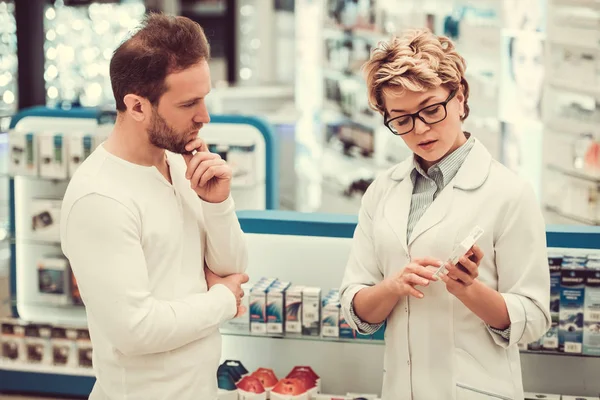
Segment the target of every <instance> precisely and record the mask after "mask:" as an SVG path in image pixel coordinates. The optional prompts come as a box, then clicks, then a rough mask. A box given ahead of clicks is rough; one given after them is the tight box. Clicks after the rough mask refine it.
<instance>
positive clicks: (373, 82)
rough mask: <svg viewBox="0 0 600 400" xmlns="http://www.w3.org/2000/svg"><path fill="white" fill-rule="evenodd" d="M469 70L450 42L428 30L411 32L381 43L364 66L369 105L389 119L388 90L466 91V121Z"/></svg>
mask: <svg viewBox="0 0 600 400" xmlns="http://www.w3.org/2000/svg"><path fill="white" fill-rule="evenodd" d="M465 69H466V64H465V60H464V58H462V57H461V56H460V55H459V54H458V52H457V51H456V48H455V47H454V44H453V43H452V41H450V39H448V38H447V37H445V36H437V35H435V34H433V33H432V32H431V31H429V30H426V29H418V30H408V31H406V32H405V33H404V34H403V35H402V36H400V37H395V38H392V39H391V40H390V41H388V42H381V43H380V44H379V45H378V46H377V47H376V48H375V49H373V51H372V52H371V58H370V60H369V61H367V62H366V63H365V64H364V66H363V71H364V73H365V78H366V81H367V87H368V96H369V105H370V106H371V108H373V109H374V110H376V111H378V112H379V113H381V114H382V115H384V116H385V115H386V114H387V112H386V110H385V104H384V95H385V93H386V92H387V91H388V90H390V91H394V92H398V91H400V92H402V91H404V90H410V91H413V92H422V91H425V90H428V89H433V88H436V87H438V86H440V85H444V86H446V87H448V89H450V90H454V89H459V88H460V87H462V90H463V95H464V97H465V100H464V109H465V113H464V115H462V116H461V120H463V121H464V120H465V119H466V118H467V117H468V115H469V106H468V105H467V100H468V98H469V84H468V83H467V81H466V80H465V77H464V76H465Z"/></svg>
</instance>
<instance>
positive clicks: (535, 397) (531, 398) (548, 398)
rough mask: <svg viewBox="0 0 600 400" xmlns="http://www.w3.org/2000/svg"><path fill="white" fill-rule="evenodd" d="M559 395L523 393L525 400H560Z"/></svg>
mask: <svg viewBox="0 0 600 400" xmlns="http://www.w3.org/2000/svg"><path fill="white" fill-rule="evenodd" d="M560 397H561V396H560V394H548V393H533V392H525V400H540V399H544V400H561V399H560Z"/></svg>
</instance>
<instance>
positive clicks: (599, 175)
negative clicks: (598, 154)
mask: <svg viewBox="0 0 600 400" xmlns="http://www.w3.org/2000/svg"><path fill="white" fill-rule="evenodd" d="M547 168H548V169H549V170H551V171H555V172H559V173H561V174H564V175H568V176H571V177H573V178H578V179H583V180H586V181H590V182H595V183H600V172H598V171H587V170H583V169H582V170H578V169H575V168H563V167H559V166H557V165H552V164H548V165H547Z"/></svg>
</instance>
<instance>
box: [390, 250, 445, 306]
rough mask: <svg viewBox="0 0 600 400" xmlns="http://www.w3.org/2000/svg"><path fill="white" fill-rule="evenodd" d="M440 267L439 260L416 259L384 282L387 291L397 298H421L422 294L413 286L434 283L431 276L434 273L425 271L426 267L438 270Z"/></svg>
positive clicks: (433, 278) (434, 278)
mask: <svg viewBox="0 0 600 400" xmlns="http://www.w3.org/2000/svg"><path fill="white" fill-rule="evenodd" d="M441 265H442V262H441V261H440V260H437V259H435V258H431V257H425V258H416V259H414V260H412V261H411V262H410V263H409V264H407V265H406V266H405V267H404V268H402V270H401V271H400V272H398V273H397V274H396V275H394V276H392V277H390V278H387V279H385V280H384V282H385V285H386V286H387V289H388V290H389V291H390V292H392V293H393V294H395V295H397V296H398V297H403V296H413V297H416V298H418V299H422V298H423V293H421V292H420V291H419V290H417V289H415V286H428V285H429V282H431V281H436V280H437V278H436V277H434V276H433V274H434V272H435V271H431V270H429V269H427V268H426V267H428V266H434V267H436V268H438V267H439V266H441Z"/></svg>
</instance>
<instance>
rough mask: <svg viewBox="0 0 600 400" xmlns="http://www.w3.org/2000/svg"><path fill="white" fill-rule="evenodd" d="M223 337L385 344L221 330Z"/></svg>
mask: <svg viewBox="0 0 600 400" xmlns="http://www.w3.org/2000/svg"><path fill="white" fill-rule="evenodd" d="M221 334H222V335H223V336H238V337H250V338H262V339H285V340H299V341H308V342H326V343H351V344H370V345H375V346H382V345H384V344H385V342H384V341H383V340H375V339H351V338H336V337H323V336H308V335H285V334H273V333H271V334H269V333H267V334H256V333H250V332H241V331H231V330H228V329H221Z"/></svg>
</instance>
